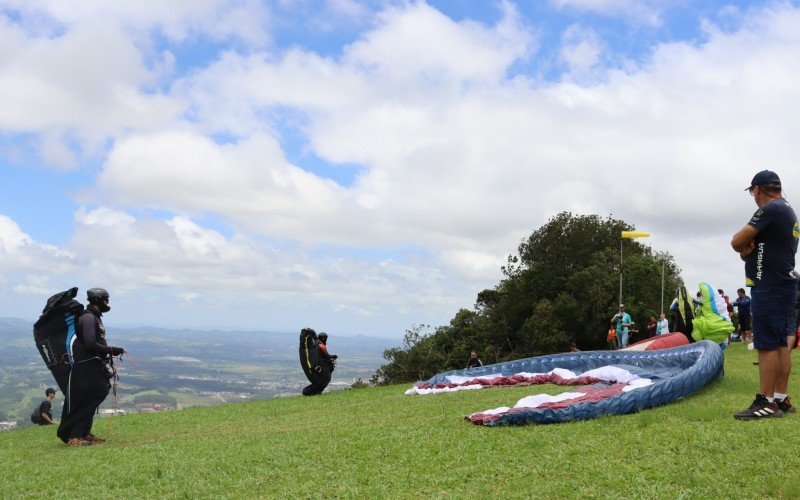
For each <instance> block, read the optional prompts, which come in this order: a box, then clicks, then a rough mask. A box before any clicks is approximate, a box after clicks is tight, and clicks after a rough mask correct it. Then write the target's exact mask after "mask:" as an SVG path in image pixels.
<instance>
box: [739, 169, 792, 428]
mask: <svg viewBox="0 0 800 500" xmlns="http://www.w3.org/2000/svg"><path fill="white" fill-rule="evenodd" d="M747 191H749V192H750V194H751V195H752V196H753V198H754V200H755V202H756V205H758V210H756V212H755V213H754V214H753V216H752V217H751V218H750V221H749V222H748V223H747V225H745V226H744V227H743V228H742V229H740V230H739V232H737V233H736V234H734V235H733V238H732V239H731V246H732V247H733V249H734V250H735V251H737V252H739V255H740V256H741V258H742V260H744V261H745V264H744V270H745V277H746V284H747V286H749V287H751V292H750V296H751V299H750V311H751V319H752V329H753V344H754V346H755V348H756V349H757V350H758V361H759V393H758V394H756V399H755V401H753V404H752V405H750V407H749V408H748V409H746V410H744V411H741V412H739V413H735V414H734V418H736V419H739V420H754V419H760V418H768V417H779V416H781V415H783V413H794V411H795V409H794V407H793V406H792V403H791V402H790V401H789V397H788V396H787V394H786V391H787V387H788V384H789V375H790V374H791V370H792V360H791V357H790V351H789V348H788V344H787V335H788V333H789V316H790V315H791V312H792V308H793V307H794V303H795V295H796V293H797V273H796V272H795V270H794V265H795V254H796V253H797V242H798V238H800V226H798V223H797V215H796V214H795V212H794V210H793V209H792V206H791V205H790V204H789V202H788V201H786V199H785V198H783V195H782V190H781V180H780V178H779V177H778V174H776V173H775V172H771V171H769V170H763V171H761V172H759V173H757V174H756V175H755V177H753V180H752V182H751V183H750V187H749V188H747Z"/></svg>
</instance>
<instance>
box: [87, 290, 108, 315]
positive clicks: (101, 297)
mask: <svg viewBox="0 0 800 500" xmlns="http://www.w3.org/2000/svg"><path fill="white" fill-rule="evenodd" d="M86 298H87V299H88V300H89V304H94V305H96V306H97V307H98V308H100V311H101V312H108V311H110V310H111V308H110V307H109V306H108V304H107V302H108V299H109V296H108V292H107V291H106V289H105V288H90V289H88V290H86Z"/></svg>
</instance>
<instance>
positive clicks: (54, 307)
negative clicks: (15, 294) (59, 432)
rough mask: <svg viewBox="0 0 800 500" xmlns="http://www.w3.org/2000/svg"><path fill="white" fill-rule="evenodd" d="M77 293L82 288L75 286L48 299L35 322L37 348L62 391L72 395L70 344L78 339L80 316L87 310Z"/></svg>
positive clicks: (34, 335) (34, 332) (34, 331)
mask: <svg viewBox="0 0 800 500" xmlns="http://www.w3.org/2000/svg"><path fill="white" fill-rule="evenodd" d="M77 294H78V288H77V287H75V288H70V289H69V290H67V291H65V292H59V293H57V294H55V295H53V296H52V297H50V298H49V299H47V304H46V305H45V306H44V309H43V310H42V315H41V316H39V319H38V320H37V321H36V323H34V325H33V340H34V341H35V342H36V348H37V349H38V350H39V354H40V355H41V356H42V360H44V364H45V365H47V368H48V369H49V370H50V372H51V373H52V374H53V378H55V379H56V383H57V384H58V388H59V389H61V393H62V394H68V387H67V384H68V382H69V374H70V371H71V359H70V358H69V353H71V352H72V350H71V348H70V344H71V343H72V342H74V341H75V338H76V334H77V331H76V327H77V323H78V317H79V316H80V315H81V314H82V313H83V310H84V307H83V304H81V303H80V302H78V301H77V300H75V296H76V295H77Z"/></svg>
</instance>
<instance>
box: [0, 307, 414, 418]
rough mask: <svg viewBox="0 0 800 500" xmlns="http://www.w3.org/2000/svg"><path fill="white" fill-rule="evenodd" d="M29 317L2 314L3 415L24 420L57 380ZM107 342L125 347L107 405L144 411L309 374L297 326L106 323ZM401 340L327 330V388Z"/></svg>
mask: <svg viewBox="0 0 800 500" xmlns="http://www.w3.org/2000/svg"><path fill="white" fill-rule="evenodd" d="M32 329H33V325H32V323H31V322H30V321H25V320H22V319H18V318H0V421H2V420H12V421H20V420H22V421H24V420H25V419H26V418H27V414H28V413H30V410H29V409H28V407H33V406H35V404H36V402H37V400H38V399H40V398H41V396H42V395H43V389H44V388H45V387H48V386H54V385H55V384H54V380H53V378H52V376H51V375H50V372H49V371H48V370H47V368H46V367H45V365H44V362H43V361H42V359H41V357H40V356H39V353H38V351H37V350H36V346H35V345H34V343H33V334H32ZM108 342H109V344H110V345H116V346H121V347H124V348H125V350H126V351H127V352H126V354H125V355H123V356H122V358H121V360H120V361H119V362H118V363H117V367H118V371H119V374H120V387H119V391H118V393H119V398H118V400H117V401H116V402H114V401H111V398H109V399H108V400H107V401H106V404H105V405H104V406H105V407H106V408H111V407H112V406H116V408H114V409H124V410H127V411H137V410H138V411H145V410H151V409H153V408H156V409H161V408H174V407H186V406H195V405H203V404H211V403H217V402H223V401H231V400H237V401H241V400H248V399H264V398H270V397H276V396H285V395H292V394H298V393H299V392H300V389H301V388H302V387H303V386H304V385H306V384H307V383H308V382H307V380H306V379H305V376H304V375H303V372H302V370H301V368H300V364H299V355H298V348H299V332H297V333H289V332H245V331H220V330H207V331H206V330H188V329H185V330H183V329H182V330H179V329H175V330H172V329H163V328H114V327H111V326H109V327H108ZM398 344H399V341H393V340H389V339H382V338H376V337H366V336H356V337H344V336H331V337H330V338H329V341H328V349H329V351H330V352H331V353H333V354H338V355H339V360H338V362H337V365H336V370H335V371H334V374H333V380H332V382H331V385H330V388H331V390H333V389H336V388H342V387H347V386H349V385H351V384H352V383H353V381H354V380H356V379H358V378H361V379H364V380H368V379H369V378H370V376H371V375H372V374H373V373H374V372H375V370H376V369H377V368H378V367H380V365H381V364H383V363H384V362H385V361H384V359H383V357H382V355H383V351H384V350H386V349H388V348H390V347H393V346H396V345H398Z"/></svg>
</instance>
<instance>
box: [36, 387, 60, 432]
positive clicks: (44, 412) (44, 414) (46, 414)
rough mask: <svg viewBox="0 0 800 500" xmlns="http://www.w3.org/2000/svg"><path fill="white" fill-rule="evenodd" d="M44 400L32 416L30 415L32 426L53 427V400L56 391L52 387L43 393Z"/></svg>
mask: <svg viewBox="0 0 800 500" xmlns="http://www.w3.org/2000/svg"><path fill="white" fill-rule="evenodd" d="M44 395H45V400H44V401H42V402H41V403H40V404H39V406H37V407H36V410H34V412H33V414H32V415H31V422H33V423H34V424H39V425H53V424H54V422H53V413H52V407H53V403H52V402H53V398H55V397H56V390H55V389H53V388H52V387H48V388H47V390H46V391H44Z"/></svg>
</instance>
